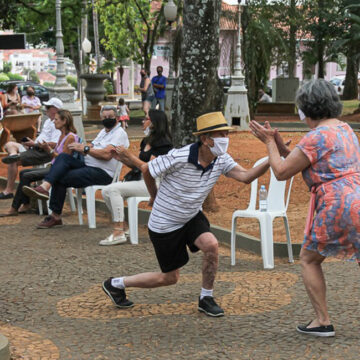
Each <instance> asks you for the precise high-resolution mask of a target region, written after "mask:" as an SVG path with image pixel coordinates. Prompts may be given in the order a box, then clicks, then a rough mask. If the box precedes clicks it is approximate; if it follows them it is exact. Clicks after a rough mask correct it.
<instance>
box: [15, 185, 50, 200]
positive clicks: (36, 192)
mask: <svg viewBox="0 0 360 360" xmlns="http://www.w3.org/2000/svg"><path fill="white" fill-rule="evenodd" d="M22 192H23V193H24V194H25V195H26V196H29V197H32V198H36V199H41V200H49V192H48V191H46V190H45V189H44V188H43V187H42V186H40V185H39V186H37V187H36V188H32V187H31V186H23V188H22Z"/></svg>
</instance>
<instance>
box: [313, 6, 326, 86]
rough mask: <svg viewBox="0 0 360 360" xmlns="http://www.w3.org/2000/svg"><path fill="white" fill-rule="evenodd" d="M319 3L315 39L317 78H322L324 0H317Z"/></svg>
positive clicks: (323, 74)
mask: <svg viewBox="0 0 360 360" xmlns="http://www.w3.org/2000/svg"><path fill="white" fill-rule="evenodd" d="M318 5H319V20H318V23H319V30H318V39H315V40H316V41H317V61H318V78H319V79H323V78H324V77H325V69H324V66H325V64H324V39H323V36H324V34H323V28H322V26H323V24H322V23H323V11H325V9H324V0H319V1H318Z"/></svg>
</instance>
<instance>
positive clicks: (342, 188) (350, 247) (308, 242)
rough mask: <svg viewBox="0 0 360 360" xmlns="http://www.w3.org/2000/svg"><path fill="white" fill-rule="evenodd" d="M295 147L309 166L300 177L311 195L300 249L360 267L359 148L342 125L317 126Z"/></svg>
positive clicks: (347, 129)
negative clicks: (334, 257)
mask: <svg viewBox="0 0 360 360" xmlns="http://www.w3.org/2000/svg"><path fill="white" fill-rule="evenodd" d="M297 147H298V148H299V149H300V150H301V151H302V152H303V153H304V154H305V155H306V157H307V158H308V159H309V160H310V163H311V165H310V166H309V167H308V168H306V169H305V170H303V172H302V175H303V178H304V180H305V182H306V184H307V185H308V186H309V188H310V189H311V192H312V201H313V203H312V204H313V208H314V209H315V211H316V214H315V216H314V212H312V211H311V203H310V209H309V210H310V211H309V215H308V221H307V228H306V229H305V237H304V243H303V247H304V248H305V249H307V250H312V251H317V252H319V253H320V254H321V255H323V256H336V257H338V258H342V259H351V260H357V261H358V262H359V263H360V148H359V141H358V139H357V137H356V135H355V133H354V132H353V130H352V129H351V127H350V126H349V125H348V124H346V123H341V124H337V125H326V126H318V127H316V128H315V129H312V130H311V131H309V133H308V134H307V135H305V136H304V137H303V138H302V139H301V141H300V142H299V144H297Z"/></svg>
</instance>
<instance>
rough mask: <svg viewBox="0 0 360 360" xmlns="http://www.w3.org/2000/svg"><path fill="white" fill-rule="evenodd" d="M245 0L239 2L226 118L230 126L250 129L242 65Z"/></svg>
mask: <svg viewBox="0 0 360 360" xmlns="http://www.w3.org/2000/svg"><path fill="white" fill-rule="evenodd" d="M243 5H246V1H245V0H238V9H237V10H238V16H239V17H238V33H237V44H236V57H235V68H234V73H233V75H232V76H231V87H230V89H229V90H228V95H227V101H226V108H225V118H226V120H227V122H228V124H229V125H239V126H240V128H241V129H244V130H245V129H248V128H249V121H250V113H249V102H248V97H247V89H246V87H245V79H244V75H243V73H242V64H241V11H242V6H243Z"/></svg>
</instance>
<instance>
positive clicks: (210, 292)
mask: <svg viewBox="0 0 360 360" xmlns="http://www.w3.org/2000/svg"><path fill="white" fill-rule="evenodd" d="M213 291H214V289H211V290H208V289H204V288H201V293H200V300H202V299H203V298H204V297H205V296H211V297H212V296H213Z"/></svg>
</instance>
